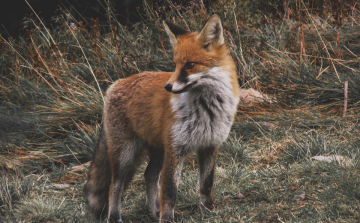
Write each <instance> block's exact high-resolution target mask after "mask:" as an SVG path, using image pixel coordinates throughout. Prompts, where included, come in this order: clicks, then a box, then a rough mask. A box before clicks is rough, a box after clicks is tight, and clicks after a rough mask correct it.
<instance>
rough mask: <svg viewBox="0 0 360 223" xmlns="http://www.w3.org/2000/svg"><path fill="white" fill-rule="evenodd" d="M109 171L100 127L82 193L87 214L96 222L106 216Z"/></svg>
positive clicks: (104, 137) (102, 131)
mask: <svg viewBox="0 0 360 223" xmlns="http://www.w3.org/2000/svg"><path fill="white" fill-rule="evenodd" d="M110 179H111V171H110V163H109V158H108V156H107V144H106V135H105V131H104V128H103V127H101V132H100V140H99V143H98V147H97V148H96V150H95V157H94V159H93V161H92V163H91V166H90V170H89V177H88V181H87V183H86V184H85V187H84V191H85V193H86V195H87V197H88V202H89V212H90V213H92V214H93V215H94V217H95V218H96V219H98V220H101V218H105V217H106V215H107V204H108V198H109V187H110Z"/></svg>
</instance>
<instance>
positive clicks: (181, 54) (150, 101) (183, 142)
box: [85, 15, 239, 222]
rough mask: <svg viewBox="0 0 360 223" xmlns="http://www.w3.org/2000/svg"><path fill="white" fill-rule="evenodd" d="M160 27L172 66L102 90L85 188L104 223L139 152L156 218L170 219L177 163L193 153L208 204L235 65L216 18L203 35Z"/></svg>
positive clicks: (233, 95) (231, 104)
mask: <svg viewBox="0 0 360 223" xmlns="http://www.w3.org/2000/svg"><path fill="white" fill-rule="evenodd" d="M163 24H164V27H165V31H166V33H167V35H168V36H169V38H170V43H171V45H172V47H173V52H174V57H173V58H174V63H175V71H174V72H143V73H140V74H136V75H133V76H131V77H129V78H126V79H121V80H118V81H116V82H115V83H114V84H112V86H110V88H109V89H108V91H107V93H106V101H105V106H104V118H103V130H102V131H101V136H100V138H101V141H100V143H99V146H98V148H97V149H96V152H95V158H94V160H93V162H92V165H91V167H90V174H89V179H88V181H87V183H86V186H85V189H86V191H87V193H88V200H89V206H90V211H91V212H93V213H95V216H97V217H98V218H99V217H100V216H101V214H102V213H103V212H104V211H105V210H107V218H108V222H121V217H120V204H121V202H120V201H121V194H122V192H123V190H124V189H125V188H126V186H127V185H128V183H129V182H130V181H131V178H132V176H133V173H134V171H135V168H136V166H137V164H138V163H139V161H140V160H141V159H140V158H141V157H142V154H143V152H144V151H147V154H148V155H149V159H150V161H149V164H148V166H147V168H146V171H145V182H146V189H147V198H148V203H149V206H150V210H151V212H152V213H153V215H154V216H155V217H157V218H159V219H160V222H171V221H173V220H174V205H175V200H176V191H177V186H178V182H179V178H180V175H181V169H182V163H183V160H184V158H185V156H186V155H187V154H188V153H189V152H192V151H196V152H197V154H198V157H199V164H200V202H201V204H202V205H203V206H205V207H206V208H210V209H211V208H213V198H212V187H213V178H214V168H215V159H216V155H217V152H218V147H219V145H220V144H221V143H222V142H223V141H225V140H226V138H227V136H228V134H229V131H230V128H231V125H232V122H233V120H234V116H235V113H236V108H237V104H238V101H239V85H238V81H237V75H236V66H235V63H234V61H233V59H232V57H231V55H230V53H229V50H228V48H227V47H226V44H225V41H224V36H223V28H222V25H221V21H220V18H219V17H218V16H217V15H214V16H212V17H210V19H209V20H208V21H207V23H206V24H205V26H204V27H203V29H202V30H201V31H200V32H194V33H191V32H189V31H187V30H185V29H182V28H180V27H178V26H176V25H173V24H171V23H169V22H163ZM164 87H165V89H164ZM160 173H161V189H160V191H159V188H158V182H159V179H160ZM105 212H106V211H105Z"/></svg>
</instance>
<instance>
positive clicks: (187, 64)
mask: <svg viewBox="0 0 360 223" xmlns="http://www.w3.org/2000/svg"><path fill="white" fill-rule="evenodd" d="M194 67H195V63H194V62H187V63H186V64H185V66H184V68H185V69H186V70H190V69H192V68H194Z"/></svg>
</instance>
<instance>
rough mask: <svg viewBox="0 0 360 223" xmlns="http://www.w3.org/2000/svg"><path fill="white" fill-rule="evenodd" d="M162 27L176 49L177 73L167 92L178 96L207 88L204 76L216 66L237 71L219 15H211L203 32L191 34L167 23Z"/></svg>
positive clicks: (169, 83) (168, 83) (167, 85)
mask: <svg viewBox="0 0 360 223" xmlns="http://www.w3.org/2000/svg"><path fill="white" fill-rule="evenodd" d="M163 25H164V27H165V31H166V33H167V35H168V36H169V39H170V43H171V45H172V47H173V52H174V57H173V58H174V63H175V71H174V73H173V74H172V76H171V77H170V79H169V80H168V82H167V83H166V85H165V89H166V90H167V91H169V92H172V93H175V94H179V93H182V92H186V91H189V90H191V89H194V88H196V87H201V86H204V85H206V81H205V79H206V78H204V77H206V75H207V73H208V71H209V70H210V69H212V68H215V67H220V68H223V69H225V70H226V69H230V70H231V69H234V66H235V65H234V62H233V60H232V57H231V56H230V54H229V51H228V49H227V47H226V46H225V44H224V43H225V41H224V34H223V27H222V25H221V20H220V17H219V16H218V15H213V16H211V17H210V18H209V20H208V21H207V22H206V24H205V25H204V27H203V29H202V30H201V31H200V32H193V33H191V32H189V31H187V30H185V29H183V28H181V27H178V26H176V25H174V24H172V23H170V22H167V21H163Z"/></svg>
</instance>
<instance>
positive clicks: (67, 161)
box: [0, 0, 360, 222]
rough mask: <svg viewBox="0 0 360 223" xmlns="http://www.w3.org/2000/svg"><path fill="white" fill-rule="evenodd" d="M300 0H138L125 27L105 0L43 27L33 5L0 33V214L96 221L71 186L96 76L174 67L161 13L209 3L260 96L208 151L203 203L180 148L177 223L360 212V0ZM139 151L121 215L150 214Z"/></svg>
mask: <svg viewBox="0 0 360 223" xmlns="http://www.w3.org/2000/svg"><path fill="white" fill-rule="evenodd" d="M261 2H264V4H263V5H262V4H261ZM311 2H312V1H298V0H296V1H289V2H286V1H284V2H282V3H287V4H280V1H273V3H269V2H268V1H256V3H255V1H254V2H253V3H249V2H248V1H218V2H215V3H213V5H211V6H209V7H208V8H206V7H204V5H203V4H202V1H192V3H191V4H188V5H186V7H185V6H181V5H176V4H175V3H172V2H171V1H164V6H163V8H161V7H160V8H159V7H158V5H157V6H156V7H157V9H156V10H154V8H153V5H152V4H151V2H146V1H145V2H144V3H143V9H142V10H143V12H144V14H143V15H142V16H143V18H142V22H140V23H137V24H134V25H133V26H131V27H127V26H123V25H121V24H120V23H118V22H117V20H116V16H115V14H114V12H112V11H111V10H110V9H108V18H109V21H108V25H107V26H105V27H102V26H100V23H99V21H98V20H97V19H93V20H92V21H91V22H89V23H87V22H85V21H77V20H76V19H75V18H74V17H72V16H71V15H70V14H68V13H67V11H66V9H62V13H60V14H58V15H56V16H54V20H55V21H57V23H58V26H56V28H54V29H50V28H48V27H44V26H43V25H42V21H41V20H40V19H39V17H37V15H36V14H34V16H33V17H29V18H27V22H28V24H32V25H30V26H29V27H28V30H27V34H26V35H24V36H20V37H19V38H18V39H3V38H0V71H1V73H2V75H1V76H0V182H1V183H0V184H1V187H0V217H1V221H2V222H95V219H89V217H88V216H87V214H86V202H85V198H84V195H83V191H82V188H83V185H84V182H85V180H86V175H87V168H88V161H90V160H91V159H92V157H93V152H94V149H95V147H96V144H97V140H98V136H99V128H100V122H101V118H102V108H103V97H104V94H105V91H106V89H107V87H108V86H109V85H110V84H111V83H112V82H114V81H115V80H117V79H118V78H125V77H128V76H130V75H132V74H135V73H138V72H142V71H145V70H154V71H157V70H161V71H172V70H173V68H174V65H173V64H172V52H171V47H170V44H169V41H168V39H167V38H166V35H165V32H164V30H163V27H162V24H161V21H162V18H163V17H166V18H167V19H169V20H171V21H172V22H174V23H176V24H179V25H181V26H183V27H186V28H188V29H190V30H192V31H194V30H199V29H201V27H202V25H203V23H204V22H205V20H206V19H207V18H208V17H209V16H210V15H212V14H213V13H216V14H218V15H219V16H220V17H221V18H222V22H223V25H224V30H225V37H226V40H227V44H228V45H229V47H230V49H231V53H232V55H233V57H234V59H235V61H236V63H237V67H238V78H239V83H240V84H241V86H242V88H243V89H247V88H254V89H256V90H257V91H260V92H262V93H264V94H266V96H267V99H266V100H263V101H257V102H251V103H248V102H246V101H241V102H240V104H239V107H238V113H237V116H236V122H235V123H234V125H233V128H232V131H231V134H230V136H229V138H228V140H227V141H226V142H225V143H224V144H223V145H222V146H221V148H220V152H219V157H218V160H217V168H216V178H215V186H214V197H215V205H216V209H215V210H214V211H207V212H203V210H202V209H200V208H199V199H198V194H199V187H198V165H197V159H196V157H195V155H194V154H193V155H190V156H189V157H188V158H187V159H186V161H185V163H184V169H183V174H182V177H181V181H180V185H179V191H178V197H177V203H176V207H175V219H176V221H177V222H358V221H360V214H359V213H360V189H359V188H360V186H359V185H360V177H359V176H360V174H359V171H360V163H359V157H360V146H359V145H360V132H359V131H360V128H359V113H358V111H359V109H360V73H359V72H360V67H359V54H360V43H359V41H358V39H359V37H360V17H359V16H360V15H359V6H358V4H355V3H356V2H355V3H354V4H352V3H353V2H352V1H338V2H342V3H343V4H341V7H335V6H336V4H335V6H334V3H333V2H332V1H319V2H321V4H322V6H323V8H324V10H323V11H321V12H319V11H318V10H317V9H316V7H315V6H317V5H316V4H320V3H319V2H318V3H314V2H312V3H311ZM314 4H315V5H314ZM279 5H282V6H281V7H280V6H279ZM104 6H105V7H106V4H105V3H104ZM274 7H279V8H275V12H274V13H273V14H271V13H269V12H272V11H271V10H270V11H268V13H265V14H264V13H263V12H264V10H265V11H266V10H267V9H274ZM250 9H253V10H250ZM325 9H326V10H325ZM261 10H263V11H261ZM35 13H36V12H35ZM340 14H341V15H342V16H340ZM264 15H267V16H264ZM346 82H347V83H348V88H347V92H348V93H347V100H345V99H344V90H345V83H346ZM345 102H346V103H345ZM345 108H346V110H345ZM344 110H345V111H344ZM316 157H323V158H324V157H325V158H330V160H321V159H320V160H318V159H316ZM332 157H336V158H334V159H331V158H332ZM146 162H147V161H145V163H144V164H142V165H141V166H140V167H139V169H138V171H137V174H136V175H135V177H134V180H133V182H132V183H131V185H130V186H129V189H128V190H127V191H126V192H125V193H124V195H123V196H124V197H123V200H124V202H123V204H122V216H123V220H124V221H125V222H157V220H156V219H155V218H153V217H152V216H151V214H150V211H149V209H148V206H147V201H146V194H145V187H144V179H143V172H144V169H145V167H146Z"/></svg>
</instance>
